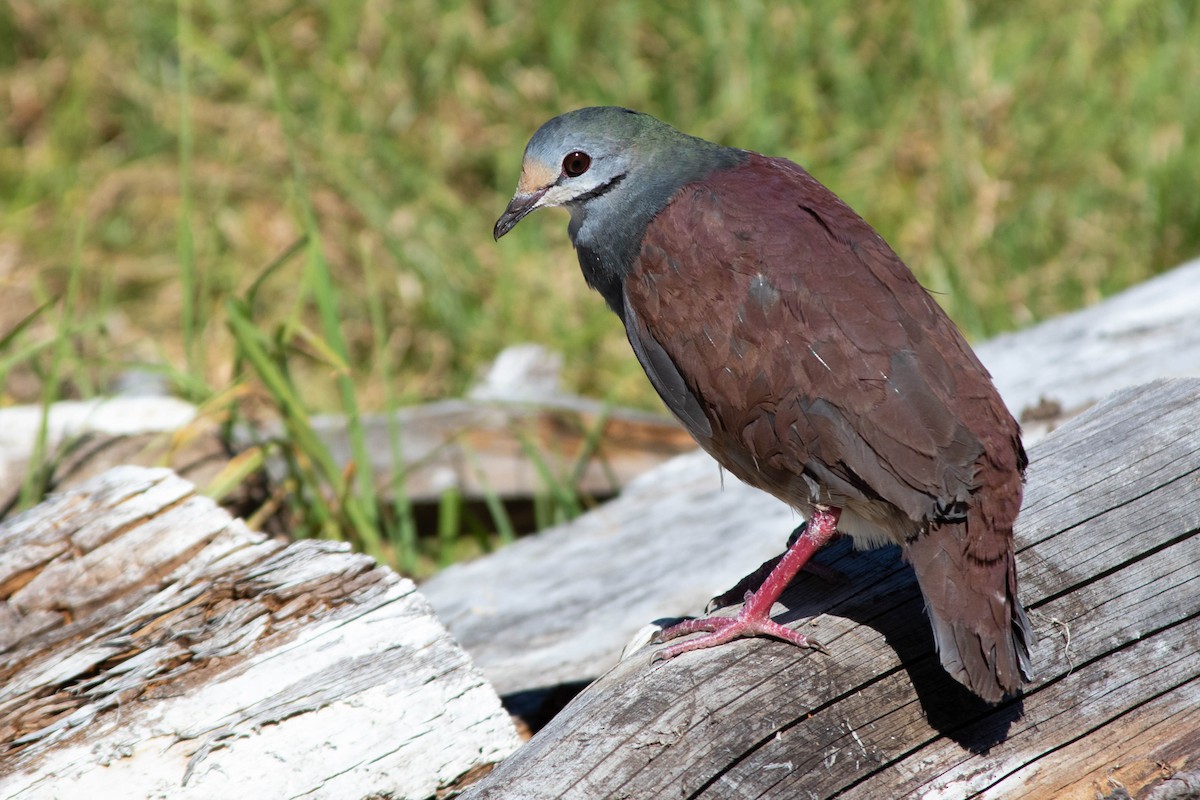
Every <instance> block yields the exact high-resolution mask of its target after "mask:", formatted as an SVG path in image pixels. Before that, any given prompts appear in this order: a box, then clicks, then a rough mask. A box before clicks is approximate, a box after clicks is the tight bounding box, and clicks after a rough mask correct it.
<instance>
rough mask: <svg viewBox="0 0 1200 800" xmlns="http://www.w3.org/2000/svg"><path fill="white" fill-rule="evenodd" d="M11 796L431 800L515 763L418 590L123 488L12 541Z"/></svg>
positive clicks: (178, 488)
mask: <svg viewBox="0 0 1200 800" xmlns="http://www.w3.org/2000/svg"><path fill="white" fill-rule="evenodd" d="M0 686H2V687H3V688H0V796H3V797H14V798H79V797H172V798H212V797H298V796H304V797H326V798H339V799H341V798H366V797H384V796H386V797H395V798H400V797H404V798H430V797H434V796H435V795H437V794H439V793H444V792H446V791H448V790H449V789H450V788H452V787H454V786H455V785H456V783H457V782H458V781H460V780H461V779H463V778H464V776H470V775H473V774H477V773H478V772H479V771H480V770H485V769H487V768H489V767H490V765H491V764H493V763H494V762H496V761H498V760H499V759H501V758H502V757H504V756H505V755H507V754H508V753H509V752H511V751H512V750H513V749H514V748H515V747H516V746H517V741H518V740H517V737H516V732H515V730H514V728H513V726H512V723H511V721H510V719H509V717H508V715H507V714H506V713H505V712H504V711H503V709H502V708H501V706H500V703H499V700H498V698H497V697H496V694H495V692H494V691H493V690H492V688H491V687H490V686H489V685H488V684H487V682H486V681H485V680H484V679H483V677H482V676H481V675H480V674H479V672H478V671H477V670H476V669H475V668H474V667H473V666H472V664H471V662H470V659H469V658H468V657H467V656H466V654H465V653H463V651H462V650H461V649H460V648H459V647H458V646H457V645H456V644H455V643H454V642H453V641H452V640H451V639H450V638H449V636H448V635H447V633H446V631H445V629H444V628H443V627H442V625H441V624H440V623H439V622H438V621H437V620H436V619H435V618H434V616H433V614H432V611H431V609H430V607H429V606H428V604H427V603H426V602H425V600H424V599H423V598H422V597H421V595H420V594H419V593H418V592H417V591H416V589H415V587H414V585H413V584H412V582H411V581H408V580H406V579H403V578H400V577H399V576H397V575H396V574H395V573H393V572H391V571H390V570H388V569H385V568H382V567H379V566H377V565H376V564H375V563H374V562H373V561H372V560H371V559H369V558H367V557H365V556H362V555H357V554H353V553H351V552H349V550H348V548H347V547H345V546H343V545H341V544H335V543H331V542H318V541H304V542H298V543H296V544H292V545H290V546H286V545H285V544H284V543H283V542H280V541H276V540H272V539H269V538H267V537H265V536H263V535H262V534H258V533H254V532H251V531H249V530H247V529H246V527H245V526H244V525H243V524H242V523H241V522H240V521H237V520H232V519H230V517H229V516H228V515H227V514H226V513H225V512H224V511H222V510H221V509H219V508H217V507H216V506H215V505H214V504H213V503H212V502H211V501H209V500H208V499H206V498H203V497H198V496H196V495H195V493H194V489H193V487H192V486H191V484H189V483H187V482H186V481H183V480H182V479H180V478H178V477H177V476H175V475H174V474H172V473H171V472H169V471H167V470H164V469H157V470H150V469H142V468H133V467H127V468H118V469H115V470H112V471H110V472H108V473H105V474H104V475H102V476H100V477H99V478H97V479H94V480H93V481H91V482H89V483H87V484H85V485H83V486H81V487H79V488H77V489H75V490H73V491H70V492H67V493H64V494H60V495H57V496H55V497H53V498H51V499H50V500H48V501H47V502H45V503H43V504H42V505H40V506H37V507H36V508H34V509H32V510H31V511H29V512H27V513H25V514H22V515H20V516H18V517H16V518H14V519H11V520H9V521H7V522H6V523H4V525H3V526H0Z"/></svg>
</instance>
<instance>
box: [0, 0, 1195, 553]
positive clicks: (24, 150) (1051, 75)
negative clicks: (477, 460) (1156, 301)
mask: <svg viewBox="0 0 1200 800" xmlns="http://www.w3.org/2000/svg"><path fill="white" fill-rule="evenodd" d="M1197 42H1200V6H1198V5H1197V4H1196V3H1194V2H1191V1H1190V0H1181V1H1180V2H1170V1H1169V0H1104V1H1103V2H1100V1H1093V2H1064V1H1062V0H1051V1H1050V2H1007V3H1001V2H994V1H993V2H979V3H974V4H967V3H964V2H953V0H945V1H944V2H930V3H913V4H909V3H894V2H883V0H864V2H860V3H854V4H850V3H845V4H843V3H817V2H814V3H808V4H803V5H802V4H777V3H767V2H755V1H752V0H731V2H724V3H715V2H714V3H685V2H668V3H661V4H649V3H642V2H637V1H636V0H609V1H608V2H605V3H591V4H584V3H579V4H573V5H571V6H569V7H566V6H564V4H561V3H558V2H518V0H496V1H495V2H489V3H484V2H477V1H476V2H443V1H442V0H331V1H330V2H322V3H315V2H303V1H302V2H295V0H287V1H286V2H284V0H265V1H264V2H255V3H235V2H232V0H179V2H178V3H171V2H164V0H151V1H150V2H146V3H132V2H108V1H107V0H105V1H103V2H102V1H101V0H71V2H67V1H66V0H47V2H28V1H27V0H25V1H24V2H13V3H7V4H4V5H2V6H0V98H2V101H0V107H3V108H4V113H3V114H0V370H2V371H3V375H4V385H3V392H2V394H0V403H14V402H41V401H44V400H45V399H47V398H57V397H69V396H78V395H82V394H91V393H95V392H102V391H103V390H104V388H105V387H106V386H107V385H108V384H109V383H110V382H111V380H112V378H113V377H114V376H115V375H116V374H117V373H119V372H120V371H121V370H122V369H124V368H125V367H126V365H128V364H130V363H141V364H150V365H154V366H156V368H159V369H161V370H162V371H163V372H164V373H165V374H167V375H169V376H171V377H172V380H173V382H174V384H175V386H176V388H177V390H178V391H179V392H180V393H182V394H184V395H185V396H187V397H189V398H191V399H194V400H198V401H205V400H208V399H210V398H211V397H213V396H214V395H216V394H219V393H222V392H227V391H229V389H230V387H232V386H234V385H235V384H237V383H238V382H239V381H241V382H243V383H244V384H245V386H247V387H250V388H251V389H254V390H256V391H259V392H262V393H265V394H267V395H268V396H271V397H274V395H272V394H271V393H270V392H269V391H267V390H265V389H264V388H263V386H264V374H263V373H261V372H258V371H256V370H255V369H254V368H253V365H252V364H250V363H249V362H248V361H247V359H246V353H245V350H244V347H243V345H244V343H245V342H253V341H259V344H260V345H262V348H263V353H262V355H263V356H264V358H265V360H264V361H263V362H262V364H270V365H273V367H274V368H276V369H279V370H281V371H282V374H283V375H284V376H285V378H286V382H287V385H288V387H289V389H288V391H290V392H292V393H293V394H294V395H295V396H296V397H298V398H303V400H302V402H299V401H298V408H297V409H295V412H296V413H297V414H300V415H301V417H297V419H301V418H302V415H304V414H308V413H311V412H314V411H323V410H339V411H342V412H345V413H347V414H349V415H350V416H351V417H352V418H353V417H354V416H355V415H356V414H358V413H359V412H360V411H367V410H376V409H380V408H385V407H390V406H392V405H394V404H403V403H411V402H416V401H420V400H424V399H431V398H439V397H445V396H451V395H457V394H459V393H461V392H462V391H463V390H464V388H465V387H467V386H468V385H469V384H470V383H471V381H472V380H473V378H474V377H475V375H476V374H477V372H478V370H479V368H480V366H481V365H482V364H483V363H485V362H486V361H487V360H489V359H490V358H492V357H493V356H494V355H495V354H496V353H497V352H498V351H499V350H500V349H502V348H503V347H504V346H506V345H508V344H512V343H515V342H520V341H539V342H544V343H547V344H549V345H551V346H552V347H555V348H557V349H559V350H561V351H563V352H564V353H565V355H566V365H567V368H566V379H567V383H568V385H569V388H571V389H572V390H574V391H578V392H581V393H585V394H589V395H593V396H598V397H601V398H605V399H608V400H611V401H614V402H616V403H621V404H632V405H637V406H644V407H651V408H654V407H657V400H656V399H655V398H654V397H653V395H652V392H651V390H650V388H649V386H648V384H647V383H646V381H645V379H644V377H643V376H642V375H641V372H640V369H639V368H638V367H637V365H636V363H635V362H634V359H633V358H632V356H631V355H630V353H629V352H628V346H627V344H626V343H625V341H624V336H623V334H622V332H621V330H620V329H619V326H618V324H617V321H616V320H615V318H613V317H612V315H611V314H609V312H607V310H606V309H605V308H604V306H603V303H602V302H601V301H600V300H599V298H598V297H596V296H594V295H592V294H591V293H590V292H589V291H588V289H587V287H586V286H585V285H584V283H583V281H582V280H581V279H580V277H579V274H578V267H577V265H576V264H575V260H574V255H573V253H572V252H571V248H570V245H569V243H568V241H567V236H566V231H565V227H566V226H565V218H564V217H563V216H562V215H560V214H554V213H546V214H539V215H535V216H534V217H532V218H531V219H529V220H528V221H527V222H525V223H523V224H522V225H521V226H520V227H519V228H518V229H517V230H516V231H514V233H513V234H511V235H510V236H509V237H507V238H506V239H505V240H504V241H503V243H502V244H499V245H498V244H495V243H493V242H492V240H491V235H490V232H491V225H492V223H493V221H494V220H495V218H496V216H497V215H498V214H499V212H500V211H501V209H502V208H503V207H504V203H505V202H506V200H507V197H508V195H509V193H510V192H511V190H512V188H513V185H514V183H515V180H516V174H517V170H518V166H519V161H520V155H521V150H522V148H523V147H524V144H525V142H526V140H527V139H528V137H529V135H530V134H531V133H532V132H533V130H534V129H536V127H537V126H538V125H539V124H540V123H541V122H543V121H544V120H545V119H547V118H549V117H550V116H553V115H554V114H557V113H559V112H561V111H564V110H567V109H570V108H575V107H579V106H582V105H588V104H607V103H612V104H621V105H627V106H630V107H635V108H638V109H641V110H644V111H648V112H650V113H653V114H655V115H657V116H659V117H661V118H663V119H665V120H667V121H669V122H671V123H673V124H675V125H676V126H677V127H680V128H682V129H684V130H686V131H689V132H691V133H695V134H697V135H700V136H704V137H706V138H710V139H714V140H717V141H721V142H724V143H728V144H734V145H738V146H741V147H747V148H751V149H755V150H759V151H762V152H766V153H770V154H773V155H785V156H789V157H791V158H793V159H795V160H797V161H798V162H800V163H801V164H803V165H805V166H806V167H807V168H808V169H809V170H810V171H811V172H813V173H814V174H815V175H816V176H817V177H818V178H819V179H821V180H822V181H823V182H824V183H826V184H827V185H829V186H830V187H832V188H833V189H834V190H835V191H837V192H838V193H839V194H840V195H842V196H843V197H844V198H845V199H846V200H847V201H848V202H850V204H851V205H853V206H854V207H855V208H857V209H858V210H859V212H860V213H862V214H863V215H864V216H865V217H866V218H867V219H868V221H870V222H871V223H872V224H874V225H875V227H876V228H877V229H879V231H880V232H881V233H882V234H883V235H884V236H885V238H887V239H888V240H889V241H890V242H891V243H892V245H893V246H894V247H895V248H896V249H897V250H898V251H899V252H900V254H901V256H902V257H904V258H905V260H906V261H907V263H908V264H909V265H910V266H911V267H912V268H913V270H914V271H915V272H916V273H917V274H918V276H919V277H920V278H921V279H922V280H923V282H924V283H925V284H926V285H927V286H929V287H930V288H931V289H933V290H934V291H936V292H937V293H938V297H939V300H940V301H941V302H942V303H943V304H944V305H945V307H946V308H947V309H948V310H949V312H950V313H951V315H952V316H953V317H954V318H955V319H956V320H957V321H958V322H959V323H960V324H961V325H962V326H963V327H964V328H965V329H966V330H967V332H968V333H969V335H970V336H972V337H974V338H981V337H985V336H988V335H991V334H994V333H997V332H1000V331H1003V330H1007V329H1011V328H1014V327H1019V326H1023V325H1027V324H1029V323H1031V322H1033V321H1036V320H1039V319H1042V318H1045V317H1047V316H1050V315H1053V314H1057V313H1060V312H1062V311H1065V310H1069V309H1072V308H1075V307H1078V306H1080V305H1083V304H1086V303H1090V302H1094V301H1096V300H1098V299H1100V298H1101V297H1103V296H1105V295H1107V294H1110V293H1112V292H1116V291H1118V290H1120V289H1122V288H1124V287H1126V286H1128V285H1130V284H1133V283H1136V282H1138V281H1141V280H1144V279H1146V278H1147V277H1149V276H1151V275H1153V274H1155V273H1156V272H1159V271H1161V270H1163V269H1166V268H1169V267H1171V266H1174V265H1176V264H1177V263H1180V262H1182V261H1184V260H1186V259H1188V258H1190V257H1193V256H1195V255H1196V254H1197V253H1200V193H1198V192H1196V191H1195V182H1196V176H1197V175H1200V142H1198V141H1197V134H1196V132H1197V131H1200V92H1198V91H1196V86H1197V85H1200V47H1197V46H1196V43H1197ZM298 243H299V244H298ZM293 253H296V254H297V255H296V257H291V254H293ZM73 281H75V283H72V282H73ZM72 287H74V288H72ZM47 302H49V303H50V306H48V307H47V308H46V309H45V310H39V309H41V308H42V306H43V305H44V304H45V303H47ZM236 309H241V311H242V312H244V313H243V314H242V316H243V318H244V319H242V320H241V321H243V322H246V323H248V325H249V328H245V327H243V328H240V329H239V328H238V324H239V321H238V320H235V319H234V318H232V317H231V316H230V310H236ZM35 311H36V312H37V313H34V312H35ZM234 316H235V317H236V316H237V314H236V313H235V314H234ZM239 330H240V333H239ZM235 335H236V336H239V337H241V338H239V339H235ZM255 387H257V388H255ZM276 400H278V398H276ZM356 446H361V442H359V443H358V444H357V445H356ZM311 458H316V460H315V461H312V460H308V461H305V464H306V465H307V466H305V469H309V470H310V471H311V469H312V465H313V464H318V465H319V463H320V459H319V457H316V456H312V455H311V454H310V459H311ZM324 480H329V481H331V484H330V485H329V487H328V488H333V487H336V486H341V489H340V492H341V494H340V495H339V496H340V497H343V498H347V502H349V503H350V504H351V505H354V504H358V505H359V506H361V508H359V510H358V511H356V512H354V513H357V514H361V515H365V516H363V518H362V519H361V520H360V522H362V524H363V525H365V526H366V527H365V528H364V529H363V531H362V532H360V534H359V538H360V539H362V543H363V544H364V546H370V547H374V548H378V547H379V546H380V542H381V541H383V540H384V539H386V540H387V541H392V542H396V541H408V540H410V539H411V538H412V535H413V532H412V530H411V520H408V521H405V518H404V517H403V515H401V519H400V520H399V521H398V522H397V523H396V524H397V525H399V527H398V528H396V529H394V530H383V527H384V526H385V522H386V520H381V519H379V518H377V517H376V516H375V510H374V509H373V508H372V507H371V503H370V499H371V498H370V496H369V495H370V492H369V485H368V484H369V481H370V476H369V475H365V474H362V473H357V474H355V475H350V476H346V477H344V478H343V479H338V478H336V477H333V476H326V478H325V479H324ZM339 480H341V482H342V483H344V484H345V485H342V484H341V483H339ZM447 509H448V510H447V511H446V515H445V520H449V521H445V520H444V521H443V523H442V527H443V528H447V529H448V526H449V524H450V522H452V521H454V512H453V507H452V506H451V505H448V506H447ZM343 510H345V509H343ZM330 513H331V514H333V518H334V519H337V518H338V513H339V512H338V509H333V510H331V511H330ZM389 524H390V523H389ZM371 537H376V538H375V539H372V538H371ZM378 537H383V539H379V538H378ZM368 539H370V540H371V541H373V542H374V544H370V542H368V541H367V540H368Z"/></svg>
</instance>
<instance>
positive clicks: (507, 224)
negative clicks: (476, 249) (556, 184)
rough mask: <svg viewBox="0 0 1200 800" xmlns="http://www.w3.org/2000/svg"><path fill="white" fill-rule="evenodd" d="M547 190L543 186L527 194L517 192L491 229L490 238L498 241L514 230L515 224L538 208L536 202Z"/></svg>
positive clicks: (547, 188)
mask: <svg viewBox="0 0 1200 800" xmlns="http://www.w3.org/2000/svg"><path fill="white" fill-rule="evenodd" d="M549 189H550V187H549V186H545V187H543V188H541V189H538V190H537V191H535V192H530V193H529V194H521V193H520V192H518V193H517V194H515V195H513V199H512V200H510V201H509V203H508V208H506V209H504V213H503V214H501V215H500V219H498V220H496V227H495V228H493V229H492V236H493V237H494V238H495V239H496V240H497V241H499V240H500V237H501V236H503V235H504V234H506V233H508V232H509V231H511V230H512V229H513V228H515V227H516V226H517V223H518V222H520V221H521V220H522V219H523V218H524V217H525V215H526V214H528V213H529V212H530V211H533V210H534V209H535V208H537V207H538V201H540V200H541V199H542V195H544V194H545V193H546V192H547V191H548V190H549Z"/></svg>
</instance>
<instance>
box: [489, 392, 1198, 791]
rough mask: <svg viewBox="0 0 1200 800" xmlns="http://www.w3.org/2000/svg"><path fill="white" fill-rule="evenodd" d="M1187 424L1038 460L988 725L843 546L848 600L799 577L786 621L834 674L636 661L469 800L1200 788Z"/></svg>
mask: <svg viewBox="0 0 1200 800" xmlns="http://www.w3.org/2000/svg"><path fill="white" fill-rule="evenodd" d="M1198 416H1200V381H1197V380H1180V381H1173V382H1166V383H1162V382H1160V383H1155V384H1151V385H1148V386H1143V387H1138V388H1135V389H1130V390H1126V391H1124V392H1121V393H1119V394H1118V395H1116V396H1114V397H1112V398H1110V399H1109V400H1107V401H1106V402H1104V403H1103V404H1101V405H1099V406H1097V407H1095V408H1093V409H1092V410H1091V411H1089V412H1087V413H1085V414H1084V415H1082V416H1081V417H1079V418H1077V419H1076V420H1074V421H1073V422H1071V423H1068V424H1067V425H1066V426H1064V427H1063V428H1062V429H1060V430H1059V431H1057V432H1055V433H1054V434H1052V435H1051V436H1050V437H1048V438H1047V439H1046V440H1045V441H1043V442H1042V443H1040V444H1039V445H1038V446H1036V447H1034V448H1033V450H1032V453H1031V455H1032V457H1033V465H1032V466H1031V469H1030V482H1029V487H1028V490H1027V500H1026V507H1025V509H1024V511H1023V514H1022V517H1021V519H1020V522H1019V526H1018V531H1017V540H1018V546H1019V552H1018V568H1019V570H1020V574H1021V578H1022V596H1023V599H1024V601H1025V603H1026V604H1027V606H1028V607H1029V609H1030V612H1031V618H1032V620H1033V623H1034V626H1035V629H1036V632H1037V635H1038V642H1037V644H1036V646H1035V648H1034V667H1035V670H1036V672H1037V680H1036V681H1035V682H1034V683H1033V684H1032V685H1031V686H1029V687H1028V689H1027V691H1026V692H1025V693H1024V695H1023V696H1022V697H1020V698H1018V699H1015V700H1011V701H1008V702H1006V703H1004V704H1002V705H1000V706H997V707H994V708H993V707H989V706H986V705H984V704H982V703H980V702H978V701H977V700H975V699H974V698H973V697H971V696H970V695H969V694H968V693H967V692H966V691H965V690H963V689H962V688H961V687H959V686H958V685H957V684H956V683H954V682H953V681H952V679H950V678H949V677H948V676H947V675H946V674H945V673H944V671H942V670H941V668H940V666H939V665H938V663H937V660H936V657H935V656H934V654H933V648H932V641H931V636H930V634H929V632H928V623H927V621H926V620H925V618H924V615H923V613H922V610H921V602H920V597H919V593H918V591H917V589H916V586H915V581H914V579H913V578H912V575H911V571H910V570H909V569H908V567H906V566H904V565H902V564H901V563H899V561H898V559H897V554H896V552H895V551H894V550H891V551H874V552H869V553H852V552H850V551H849V550H848V549H847V547H846V546H844V545H843V546H839V547H836V548H834V549H833V550H832V551H831V552H829V553H827V554H823V555H822V556H821V557H820V558H821V559H822V560H823V561H824V562H825V563H827V564H831V565H833V566H835V567H836V568H837V569H839V570H841V571H842V572H844V573H845V575H846V578H847V582H846V584H845V585H841V586H838V585H833V586H831V585H829V584H827V583H823V582H822V581H821V580H820V579H818V578H815V577H813V576H808V575H802V576H801V579H800V580H799V581H797V583H796V584H795V585H794V586H793V587H792V588H791V589H790V590H789V592H788V593H787V594H786V595H785V597H784V606H785V608H786V609H787V610H786V612H785V613H784V614H783V615H782V618H783V619H785V620H793V621H795V620H808V621H807V622H805V623H804V624H805V626H806V632H812V633H814V634H815V635H817V636H818V637H819V638H820V639H821V641H822V642H823V643H824V644H825V645H826V646H827V647H828V648H829V650H830V652H831V654H832V655H831V656H824V655H821V654H819V653H815V652H812V651H800V650H797V649H795V648H792V647H789V646H788V645H784V644H779V643H773V642H764V641H762V640H750V641H741V642H736V643H733V644H731V645H729V646H726V647H724V648H718V649H716V650H706V651H700V652H698V653H690V654H686V655H685V656H682V657H680V658H678V659H675V660H673V661H671V662H668V663H667V664H660V665H655V666H653V667H651V666H650V665H649V663H648V654H649V652H650V650H649V649H642V650H640V651H638V652H637V653H636V654H634V656H633V657H631V658H629V659H627V660H625V661H623V662H621V663H620V664H618V665H617V666H616V667H615V668H613V669H612V670H611V671H610V672H608V673H607V674H605V675H604V676H603V677H601V678H600V679H599V680H598V681H597V682H596V683H594V684H593V685H592V686H590V687H588V688H587V689H586V690H584V691H583V692H582V693H581V694H580V695H579V696H578V697H577V698H576V699H575V700H574V701H573V702H572V703H571V704H570V705H568V706H567V708H566V709H565V710H564V711H563V712H562V713H561V714H559V715H558V716H557V717H555V718H554V719H553V720H552V721H551V722H550V723H549V725H547V727H546V728H545V729H544V730H542V731H541V732H540V733H539V734H538V735H537V736H536V737H534V739H532V740H531V741H530V742H528V743H527V744H526V745H525V746H524V747H522V748H521V749H520V750H519V751H518V752H517V753H515V754H514V755H513V756H511V757H510V758H509V759H508V760H506V761H505V762H504V763H503V764H502V765H501V766H500V767H498V768H497V769H496V770H495V772H493V773H492V774H491V775H489V776H488V777H487V778H485V779H484V780H483V781H481V782H480V783H479V784H477V785H476V786H475V787H472V789H470V790H469V791H468V792H467V794H466V796H467V797H471V798H492V797H522V798H542V797H568V798H573V797H579V798H584V797H622V798H637V797H647V798H649V797H668V796H669V797H691V798H701V797H712V798H726V797H738V798H751V797H762V798H766V797H780V798H783V797H787V798H791V797H832V796H837V797H847V798H879V797H930V798H962V797H988V798H993V797H994V798H1000V797H1006V798H1007V797H1064V796H1067V797H1070V796H1074V797H1095V796H1098V795H1100V794H1105V793H1107V792H1110V791H1112V790H1113V787H1114V781H1120V782H1121V783H1122V784H1123V785H1124V786H1125V787H1126V788H1127V789H1128V791H1129V792H1131V793H1132V794H1133V795H1134V796H1143V795H1144V794H1145V793H1146V792H1147V791H1149V790H1150V789H1151V787H1152V785H1153V784H1152V782H1153V781H1154V780H1155V779H1157V778H1160V777H1163V776H1164V775H1166V774H1170V773H1172V772H1175V771H1179V770H1184V769H1192V770H1194V769H1196V767H1197V765H1200V733H1197V728H1196V726H1195V725H1194V724H1191V722H1192V721H1193V719H1194V713H1195V712H1194V709H1195V708H1197V707H1200V659H1198V658H1196V655H1195V654H1196V652H1197V651H1198V650H1200V430H1198V429H1197V426H1196V425H1195V420H1196V419H1197V418H1198ZM1117 750H1119V751H1120V753H1121V758H1120V764H1119V765H1118V764H1114V763H1113V762H1110V761H1106V760H1104V759H1105V754H1111V753H1113V752H1115V751H1117ZM1118 766H1123V771H1117V769H1116V768H1117V767H1118Z"/></svg>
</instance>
